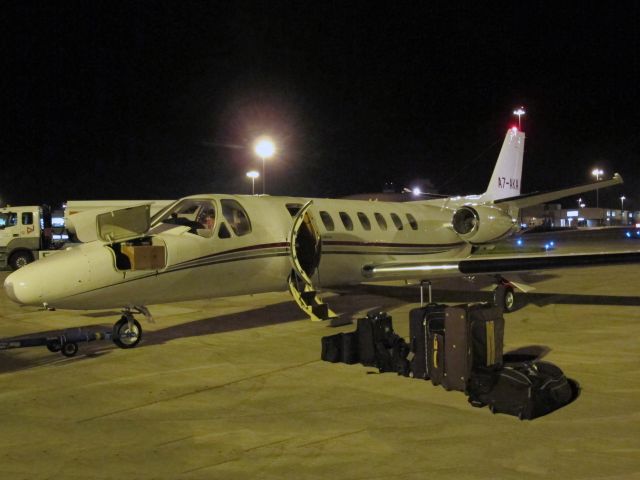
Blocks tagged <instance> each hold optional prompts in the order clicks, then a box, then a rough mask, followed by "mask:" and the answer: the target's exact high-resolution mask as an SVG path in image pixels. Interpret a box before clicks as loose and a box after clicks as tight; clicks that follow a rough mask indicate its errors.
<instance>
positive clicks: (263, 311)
mask: <svg viewBox="0 0 640 480" xmlns="http://www.w3.org/2000/svg"><path fill="white" fill-rule="evenodd" d="M371 300H374V301H371ZM330 301H331V307H332V308H334V309H335V311H336V312H340V313H341V314H342V315H345V316H347V317H353V316H355V315H356V314H357V313H358V312H359V311H360V310H358V305H360V306H362V303H363V302H362V301H360V302H354V298H353V296H335V297H332V298H331V300H330ZM366 303H367V306H370V307H371V309H377V310H387V309H391V308H393V307H394V306H397V305H399V304H402V303H403V301H402V300H399V299H395V298H389V297H382V298H375V297H372V296H370V295H369V296H367V298H366ZM376 305H377V306H376ZM374 307H375V308H374ZM116 315H118V313H117V312H114V311H110V312H104V314H103V313H102V312H97V313H93V312H92V313H90V314H88V316H90V317H92V318H101V317H108V318H110V319H113V317H114V316H116ZM294 321H309V320H306V319H305V318H304V315H303V314H302V312H301V311H300V309H299V308H298V307H297V306H296V305H295V303H294V302H293V301H286V302H281V303H276V304H272V305H268V306H265V307H261V308H256V309H253V310H244V311H241V312H237V313H230V314H227V315H221V316H215V317H208V318H202V319H199V320H194V321H190V322H185V323H180V324H178V325H173V326H170V327H166V328H161V329H158V330H146V331H144V333H143V337H142V341H141V342H140V344H139V345H138V346H137V347H136V348H144V347H149V346H153V345H162V344H164V343H167V342H170V341H172V340H176V339H179V338H185V337H199V336H204V335H213V334H218V333H225V332H232V331H237V330H246V329H250V328H259V327H266V326H269V325H276V324H281V323H287V322H294ZM158 322H159V323H161V322H162V319H160V320H158ZM141 323H142V328H143V330H144V327H145V325H144V321H142V322H141ZM111 328H112V325H111V324H110V323H109V324H93V325H88V326H85V327H82V329H81V330H82V331H84V332H94V331H103V332H104V331H106V332H109V331H111ZM70 330H77V329H69V330H67V332H68V331H70ZM64 332H65V331H63V330H48V331H43V332H37V333H32V334H29V335H23V336H19V337H18V336H16V337H11V338H6V339H3V340H4V341H7V340H12V339H18V338H21V339H22V338H25V337H53V336H59V335H61V334H63V333H64ZM78 346H79V352H78V354H77V355H76V356H75V357H71V358H66V357H63V356H62V355H61V354H60V353H53V352H48V351H47V349H46V347H44V346H40V347H29V350H33V349H37V350H39V354H38V355H35V356H34V355H28V356H27V355H24V354H23V353H22V352H23V351H24V349H11V350H6V351H0V375H1V374H3V373H10V372H15V371H19V370H25V369H29V368H35V367H40V366H46V365H64V364H66V363H68V362H77V361H86V360H90V359H94V358H98V357H101V356H103V355H107V354H109V353H111V352H112V351H114V349H117V348H118V347H116V346H115V345H114V344H113V342H112V341H110V340H109V341H93V342H88V343H87V342H81V343H79V344H78Z"/></svg>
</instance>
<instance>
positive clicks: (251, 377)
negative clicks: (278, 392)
mask: <svg viewBox="0 0 640 480" xmlns="http://www.w3.org/2000/svg"><path fill="white" fill-rule="evenodd" d="M320 361H321V360H310V361H308V362H304V363H300V364H297V365H290V366H287V367H283V368H278V369H276V370H270V371H268V372H264V373H259V374H258V375H252V376H250V377H244V378H239V379H237V380H233V381H231V382H227V383H221V384H219V385H211V386H207V387H203V388H199V389H197V390H194V391H192V392H186V393H183V394H181V395H176V396H175V397H170V398H163V399H160V400H154V401H153V402H148V403H145V404H142V405H136V406H133V407H128V408H122V409H119V410H114V411H112V412H108V413H104V414H102V415H96V416H94V417H89V418H83V419H81V420H78V423H85V422H90V421H92V420H98V419H101V418H106V417H110V416H113V415H118V414H120V413H125V412H130V411H133V410H139V409H141V408H145V407H150V406H152V405H157V404H159V403H164V402H171V401H173V400H180V399H182V398H186V397H190V396H191V395H198V394H200V393H204V392H208V391H211V390H217V389H219V388H224V387H228V386H230V385H235V384H238V383H242V382H245V381H247V380H253V379H255V378H261V377H266V376H268V375H272V374H274V373H280V372H284V371H286V370H292V369H294V368H298V367H304V366H306V365H310V364H312V363H316V362H320Z"/></svg>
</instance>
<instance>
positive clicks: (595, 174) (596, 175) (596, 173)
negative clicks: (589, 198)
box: [591, 168, 604, 208]
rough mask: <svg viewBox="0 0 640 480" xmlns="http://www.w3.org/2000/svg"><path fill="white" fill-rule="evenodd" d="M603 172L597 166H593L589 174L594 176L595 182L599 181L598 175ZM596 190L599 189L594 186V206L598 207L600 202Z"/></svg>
mask: <svg viewBox="0 0 640 480" xmlns="http://www.w3.org/2000/svg"><path fill="white" fill-rule="evenodd" d="M603 173H604V171H602V170H601V169H599V168H594V169H593V171H592V172H591V175H593V176H595V177H596V182H599V181H600V175H602V174H603ZM598 191H599V189H597V188H596V208H600V202H599V198H598V196H599V195H598Z"/></svg>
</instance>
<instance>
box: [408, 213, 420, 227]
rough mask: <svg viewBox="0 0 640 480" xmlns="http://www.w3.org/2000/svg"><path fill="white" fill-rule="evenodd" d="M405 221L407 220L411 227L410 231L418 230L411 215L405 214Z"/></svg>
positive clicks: (416, 223)
mask: <svg viewBox="0 0 640 480" xmlns="http://www.w3.org/2000/svg"><path fill="white" fill-rule="evenodd" d="M407 220H409V225H411V230H418V222H416V219H415V217H414V216H413V215H411V214H410V213H407Z"/></svg>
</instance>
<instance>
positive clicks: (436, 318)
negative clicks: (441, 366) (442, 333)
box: [409, 303, 447, 380]
mask: <svg viewBox="0 0 640 480" xmlns="http://www.w3.org/2000/svg"><path fill="white" fill-rule="evenodd" d="M446 308H447V306H446V305H439V304H435V303H430V304H428V305H426V306H424V307H419V308H414V309H412V310H411V311H410V312H409V339H410V340H409V343H410V346H411V353H412V354H413V358H412V359H411V376H412V377H413V378H421V379H424V380H429V378H430V371H429V361H430V360H429V356H428V354H427V344H428V343H429V338H428V337H429V334H428V328H427V326H428V323H429V322H430V321H433V322H435V323H438V325H439V326H440V329H441V330H442V329H444V312H445V309H446ZM432 360H433V359H432ZM432 360H431V361H432Z"/></svg>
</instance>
